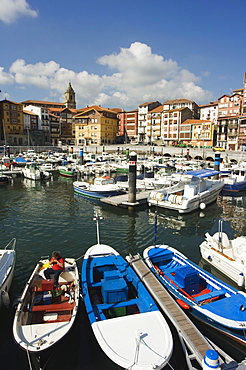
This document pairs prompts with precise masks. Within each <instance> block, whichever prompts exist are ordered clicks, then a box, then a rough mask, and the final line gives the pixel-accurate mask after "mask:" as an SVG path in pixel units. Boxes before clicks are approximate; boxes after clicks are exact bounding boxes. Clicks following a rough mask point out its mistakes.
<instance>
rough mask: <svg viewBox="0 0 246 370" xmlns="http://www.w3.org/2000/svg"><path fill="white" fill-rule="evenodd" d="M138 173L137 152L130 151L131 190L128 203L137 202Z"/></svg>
mask: <svg viewBox="0 0 246 370" xmlns="http://www.w3.org/2000/svg"><path fill="white" fill-rule="evenodd" d="M136 173H137V154H136V153H135V152H132V153H130V161H129V179H128V185H129V191H128V203H136V177H137V176H136Z"/></svg>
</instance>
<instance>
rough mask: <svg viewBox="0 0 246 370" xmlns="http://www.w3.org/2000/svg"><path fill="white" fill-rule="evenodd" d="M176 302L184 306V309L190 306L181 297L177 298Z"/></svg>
mask: <svg viewBox="0 0 246 370" xmlns="http://www.w3.org/2000/svg"><path fill="white" fill-rule="evenodd" d="M176 302H177V303H178V304H179V305H180V307H182V308H184V309H185V310H189V308H190V306H189V305H188V304H187V303H185V302H184V301H182V300H181V299H177V300H176Z"/></svg>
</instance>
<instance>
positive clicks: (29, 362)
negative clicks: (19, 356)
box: [26, 348, 32, 370]
mask: <svg viewBox="0 0 246 370" xmlns="http://www.w3.org/2000/svg"><path fill="white" fill-rule="evenodd" d="M26 353H27V359H28V364H29V368H30V370H32V363H31V359H30V355H29V351H28V348H27V349H26Z"/></svg>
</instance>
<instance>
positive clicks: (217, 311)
mask: <svg viewBox="0 0 246 370" xmlns="http://www.w3.org/2000/svg"><path fill="white" fill-rule="evenodd" d="M143 257H144V260H145V262H146V264H147V265H148V266H149V268H150V269H151V271H152V272H153V273H154V274H155V276H156V277H157V278H158V279H159V281H160V282H161V283H162V284H163V285H164V286H165V287H166V288H167V289H168V290H169V291H170V293H171V294H172V295H173V296H174V297H175V299H176V301H177V303H179V305H180V306H181V307H182V308H184V309H187V310H188V311H189V312H190V313H191V314H192V315H193V316H194V317H196V318H197V319H199V320H200V321H202V322H204V323H206V324H208V325H210V326H212V327H214V328H216V329H218V330H220V331H221V332H223V333H225V334H226V335H228V336H229V337H231V338H233V339H235V340H237V341H239V342H242V343H243V344H246V293H244V292H242V291H237V290H236V289H234V288H232V287H230V286H229V285H227V284H225V283H224V282H222V281H221V280H219V279H217V278H216V277H214V276H213V275H211V274H209V273H208V272H207V271H205V270H203V269H202V268H201V267H199V266H197V265H196V264H195V263H193V262H191V261H190V260H189V259H188V258H187V257H186V256H184V255H183V254H182V253H180V252H179V251H177V250H176V249H174V248H172V247H170V246H168V245H156V246H155V245H154V246H150V247H148V248H146V249H145V250H144V252H143Z"/></svg>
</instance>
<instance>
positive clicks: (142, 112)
mask: <svg viewBox="0 0 246 370" xmlns="http://www.w3.org/2000/svg"><path fill="white" fill-rule="evenodd" d="M160 105H161V103H160V102H159V101H154V102H147V103H144V104H140V105H139V106H138V138H137V140H138V141H141V142H148V139H149V137H148V134H147V131H148V133H150V129H148V130H147V127H148V112H149V111H151V110H153V109H155V108H156V107H159V106H160Z"/></svg>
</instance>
